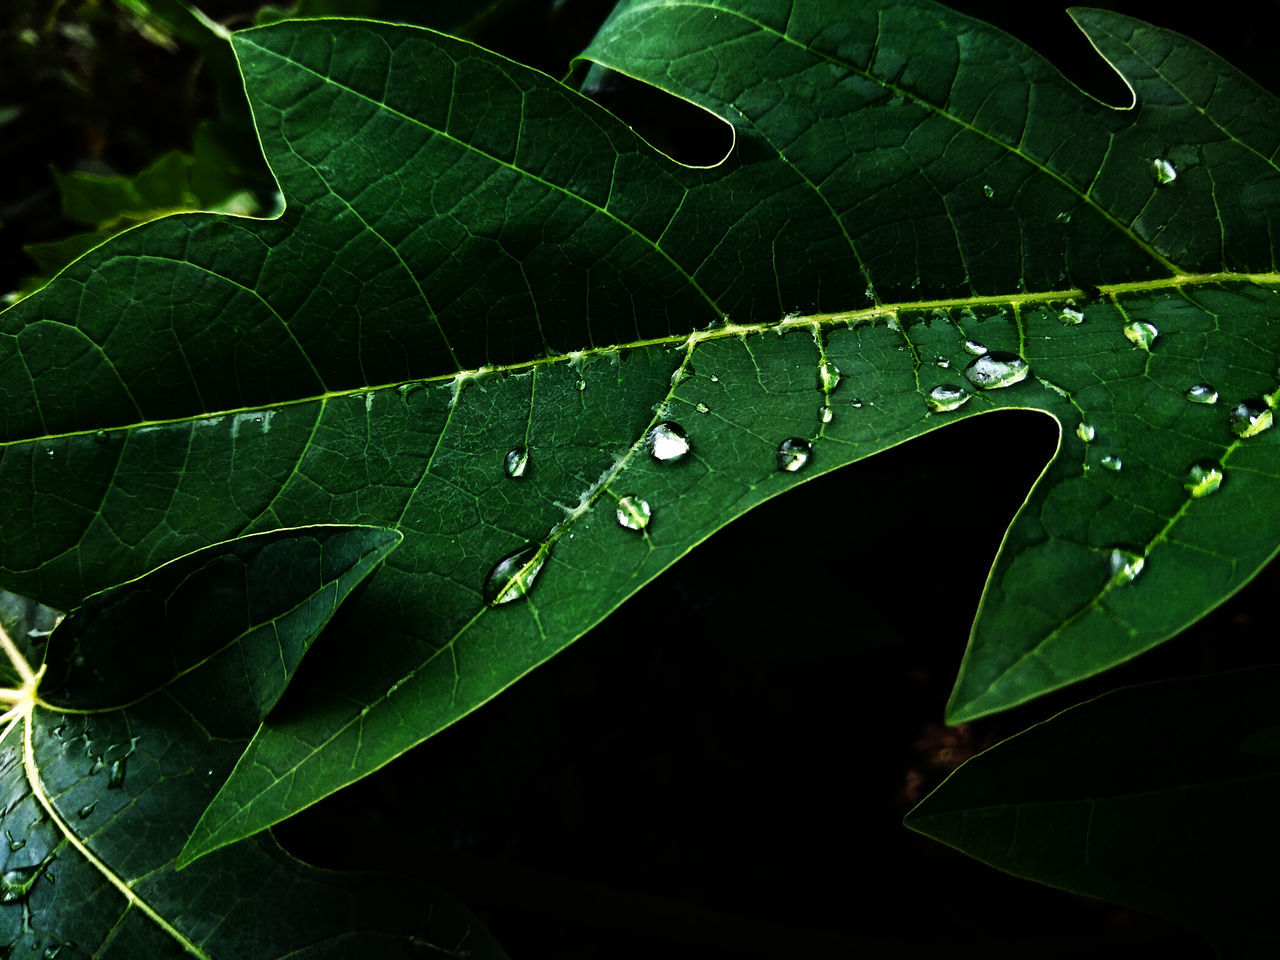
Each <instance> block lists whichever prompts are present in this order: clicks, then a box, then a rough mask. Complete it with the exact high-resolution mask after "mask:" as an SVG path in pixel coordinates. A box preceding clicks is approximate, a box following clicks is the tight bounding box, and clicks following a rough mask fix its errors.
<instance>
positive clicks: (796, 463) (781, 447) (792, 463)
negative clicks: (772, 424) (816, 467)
mask: <svg viewBox="0 0 1280 960" xmlns="http://www.w3.org/2000/svg"><path fill="white" fill-rule="evenodd" d="M811 456H813V447H812V446H811V445H810V443H809V441H808V440H802V439H800V438H799V437H789V438H787V439H786V440H783V441H782V443H780V444H778V469H779V470H781V471H783V472H784V473H795V472H796V471H797V470H803V469H804V466H805V464H807V463H808V462H809V458H810V457H811Z"/></svg>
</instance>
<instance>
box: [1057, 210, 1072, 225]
mask: <svg viewBox="0 0 1280 960" xmlns="http://www.w3.org/2000/svg"><path fill="white" fill-rule="evenodd" d="M1053 219H1054V220H1056V221H1057V222H1058V223H1070V222H1071V214H1070V213H1068V212H1067V211H1066V210H1062V211H1060V212H1059V213H1058V215H1057V216H1056V217H1054V218H1053Z"/></svg>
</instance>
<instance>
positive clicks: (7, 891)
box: [0, 864, 43, 903]
mask: <svg viewBox="0 0 1280 960" xmlns="http://www.w3.org/2000/svg"><path fill="white" fill-rule="evenodd" d="M42 866H43V864H37V865H36V866H34V867H17V868H15V869H13V870H6V871H5V872H4V873H3V874H0V903H18V902H20V901H22V900H25V899H26V898H27V894H29V893H30V892H31V888H32V886H34V885H35V882H36V879H37V878H38V877H39V876H40V870H41V868H42Z"/></svg>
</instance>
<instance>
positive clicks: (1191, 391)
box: [1184, 383, 1218, 403]
mask: <svg viewBox="0 0 1280 960" xmlns="http://www.w3.org/2000/svg"><path fill="white" fill-rule="evenodd" d="M1184 396H1185V397H1186V398H1187V399H1188V400H1190V401H1191V402H1192V403H1217V402H1218V391H1217V390H1215V389H1213V387H1211V386H1209V385H1208V384H1207V383H1197V384H1194V385H1192V386H1190V387H1187V392H1186V393H1185V394H1184Z"/></svg>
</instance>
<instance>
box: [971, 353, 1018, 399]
mask: <svg viewBox="0 0 1280 960" xmlns="http://www.w3.org/2000/svg"><path fill="white" fill-rule="evenodd" d="M1030 372H1031V367H1029V366H1028V365H1027V361H1025V360H1023V359H1022V358H1021V357H1020V356H1018V355H1017V354H1016V353H1004V352H1003V351H1000V350H995V351H992V352H990V353H984V354H983V355H982V356H980V357H975V358H974V359H973V360H971V361H969V365H968V366H967V367H965V368H964V375H965V376H966V377H967V378H968V379H969V382H970V383H972V384H973V385H974V386H975V387H977V388H978V389H980V390H998V389H1000V388H1001V387H1011V386H1013V385H1014V384H1015V383H1021V382H1022V381H1023V380H1025V379H1027V374H1029V373H1030Z"/></svg>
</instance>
